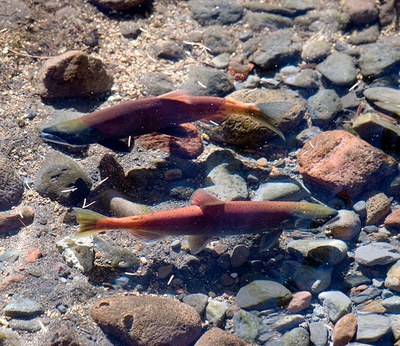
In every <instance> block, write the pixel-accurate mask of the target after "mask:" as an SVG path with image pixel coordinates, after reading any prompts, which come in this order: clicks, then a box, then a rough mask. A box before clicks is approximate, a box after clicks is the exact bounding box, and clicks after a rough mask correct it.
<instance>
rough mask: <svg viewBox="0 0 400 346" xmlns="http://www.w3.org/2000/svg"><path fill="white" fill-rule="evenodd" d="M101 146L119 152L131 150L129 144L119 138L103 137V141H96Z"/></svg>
mask: <svg viewBox="0 0 400 346" xmlns="http://www.w3.org/2000/svg"><path fill="white" fill-rule="evenodd" d="M98 143H99V144H100V145H102V146H103V147H106V148H108V149H111V150H113V151H117V152H121V153H129V152H130V151H131V150H130V148H129V146H128V145H127V144H126V143H125V142H124V141H122V140H120V139H105V140H103V141H100V142H98Z"/></svg>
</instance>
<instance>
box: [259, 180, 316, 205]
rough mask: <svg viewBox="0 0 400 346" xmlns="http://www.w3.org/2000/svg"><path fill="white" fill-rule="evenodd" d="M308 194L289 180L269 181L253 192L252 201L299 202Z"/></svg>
mask: <svg viewBox="0 0 400 346" xmlns="http://www.w3.org/2000/svg"><path fill="white" fill-rule="evenodd" d="M308 196H309V194H308V193H307V191H305V190H304V189H303V188H302V187H301V186H300V185H299V184H296V183H295V182H293V181H291V180H285V181H270V182H267V183H265V184H261V185H260V187H259V188H258V189H257V190H256V191H255V195H254V198H253V200H254V201H301V200H302V199H304V198H307V197H308Z"/></svg>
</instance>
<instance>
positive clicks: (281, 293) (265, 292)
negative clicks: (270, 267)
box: [236, 280, 292, 310]
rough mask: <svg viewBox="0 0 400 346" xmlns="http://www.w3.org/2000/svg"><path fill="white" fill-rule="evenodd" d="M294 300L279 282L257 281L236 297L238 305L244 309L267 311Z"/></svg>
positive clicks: (243, 289) (241, 290)
mask: <svg viewBox="0 0 400 346" xmlns="http://www.w3.org/2000/svg"><path fill="white" fill-rule="evenodd" d="M291 299H292V293H291V292H290V291H289V290H288V289H287V288H286V287H285V286H283V285H281V284H280V283H278V282H274V281H270V280H256V281H253V282H251V283H249V284H248V285H246V286H243V287H242V288H241V289H240V290H239V292H238V293H237V295H236V304H237V305H238V306H239V307H240V308H243V309H249V310H265V309H268V308H276V307H282V306H283V305H286V304H287V303H288V302H289V301H290V300H291Z"/></svg>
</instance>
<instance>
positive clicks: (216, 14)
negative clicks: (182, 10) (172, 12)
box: [189, 0, 243, 25]
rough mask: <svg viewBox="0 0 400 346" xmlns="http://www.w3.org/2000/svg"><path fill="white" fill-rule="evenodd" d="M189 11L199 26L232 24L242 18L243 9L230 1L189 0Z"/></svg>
mask: <svg viewBox="0 0 400 346" xmlns="http://www.w3.org/2000/svg"><path fill="white" fill-rule="evenodd" d="M189 9H190V11H191V12H192V14H193V17H194V19H196V20H197V21H198V22H199V23H200V24H201V25H211V24H221V25H224V24H232V23H235V22H237V21H238V20H239V19H240V18H242V16H243V7H242V6H241V5H239V4H238V2H236V1H231V0H190V1H189Z"/></svg>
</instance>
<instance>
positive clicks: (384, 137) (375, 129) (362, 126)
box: [353, 109, 400, 153]
mask: <svg viewBox="0 0 400 346" xmlns="http://www.w3.org/2000/svg"><path fill="white" fill-rule="evenodd" d="M398 111H399V113H400V109H399V110H398ZM353 129H354V130H355V131H356V132H357V133H358V134H359V135H360V137H361V138H362V139H364V140H365V141H367V142H368V143H370V144H372V145H373V146H375V147H377V148H381V149H382V150H385V151H390V152H395V153H399V152H400V126H398V125H397V124H396V123H395V122H394V121H391V120H390V119H388V118H386V117H383V116H381V115H379V114H375V113H366V114H363V115H360V116H359V117H357V118H356V119H355V120H354V121H353Z"/></svg>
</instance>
